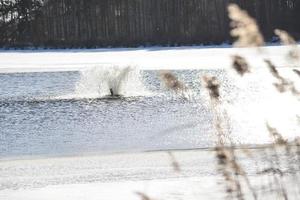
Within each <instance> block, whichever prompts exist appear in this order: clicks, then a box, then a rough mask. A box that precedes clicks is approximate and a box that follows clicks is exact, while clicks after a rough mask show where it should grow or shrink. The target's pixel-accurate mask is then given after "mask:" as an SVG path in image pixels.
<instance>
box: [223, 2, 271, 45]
mask: <svg viewBox="0 0 300 200" xmlns="http://www.w3.org/2000/svg"><path fill="white" fill-rule="evenodd" d="M228 13H229V18H230V19H231V23H230V25H231V27H232V30H231V32H230V34H231V36H232V37H234V38H237V40H236V41H235V43H234V46H236V47H257V46H263V45H264V44H265V42H264V38H263V36H262V34H261V33H260V30H259V27H258V25H257V23H256V20H255V19H253V18H252V17H250V16H249V14H248V13H247V12H246V11H244V10H242V9H241V8H240V7H239V6H238V5H236V4H230V5H229V6H228Z"/></svg>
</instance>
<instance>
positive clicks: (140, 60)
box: [0, 46, 291, 73]
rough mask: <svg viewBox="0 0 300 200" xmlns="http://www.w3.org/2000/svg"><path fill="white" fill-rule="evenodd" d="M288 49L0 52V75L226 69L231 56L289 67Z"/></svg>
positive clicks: (251, 61) (260, 64)
mask: <svg viewBox="0 0 300 200" xmlns="http://www.w3.org/2000/svg"><path fill="white" fill-rule="evenodd" d="M290 48H291V47H289V46H268V47H263V48H260V50H258V49H257V48H228V47H211V48H204V47H201V46H198V47H197V46H195V47H194V46H193V47H149V48H114V49H94V50H87V49H86V50H40V51H35V50H23V51H1V52H0V72H6V73H7V72H27V71H66V70H72V71H73V70H80V69H83V68H87V67H95V66H103V65H117V66H128V65H131V66H137V67H139V68H142V69H153V70H157V69H186V68H189V69H193V68H194V69H199V68H205V69H211V68H214V69H215V68H228V67H230V66H231V63H232V60H231V56H232V55H234V54H239V55H242V56H244V57H245V58H246V59H247V61H248V62H249V63H250V64H251V65H252V66H255V67H260V66H264V65H265V64H264V62H263V60H264V59H265V58H269V59H271V60H272V61H273V62H274V63H275V65H277V66H279V67H282V66H285V67H287V66H291V63H290V62H289V61H288V60H287V59H286V54H287V52H288V51H289V50H290Z"/></svg>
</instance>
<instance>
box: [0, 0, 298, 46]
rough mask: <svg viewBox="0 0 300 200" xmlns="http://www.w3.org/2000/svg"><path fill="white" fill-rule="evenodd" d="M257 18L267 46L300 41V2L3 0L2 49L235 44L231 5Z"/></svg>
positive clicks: (0, 4)
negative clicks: (280, 35) (276, 37)
mask: <svg viewBox="0 0 300 200" xmlns="http://www.w3.org/2000/svg"><path fill="white" fill-rule="evenodd" d="M229 3H237V4H238V5H239V6H241V7H242V8H243V9H245V10H247V11H248V12H249V13H250V15H251V16H253V17H254V18H256V19H257V21H258V24H259V25H260V27H261V30H262V32H263V34H264V36H265V37H266V40H267V41H271V40H272V37H273V30H274V29H275V28H280V29H284V30H286V31H288V32H289V33H291V35H293V36H295V38H296V39H300V20H299V19H300V0H0V47H34V46H36V47H54V48H64V47H66V48H78V47H107V46H128V47H129V46H140V45H144V46H149V45H189V44H219V43H224V42H230V41H231V37H230V35H229V19H228V17H227V5H228V4H229Z"/></svg>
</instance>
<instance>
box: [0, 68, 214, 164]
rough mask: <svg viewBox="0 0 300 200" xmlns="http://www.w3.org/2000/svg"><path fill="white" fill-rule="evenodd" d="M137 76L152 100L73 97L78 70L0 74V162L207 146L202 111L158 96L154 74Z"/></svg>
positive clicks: (195, 105)
mask: <svg viewBox="0 0 300 200" xmlns="http://www.w3.org/2000/svg"><path fill="white" fill-rule="evenodd" d="M141 73H142V77H143V78H142V80H141V82H142V83H143V85H144V86H145V88H146V89H147V90H148V91H151V92H152V93H153V95H143V93H141V95H138V96H129V97H124V98H121V99H107V98H101V97H99V98H76V95H72V94H75V93H76V84H77V83H78V82H79V81H80V79H81V76H80V73H79V72H55V73H54V72H52V73H15V74H0V128H1V130H0V131H1V132H0V157H2V158H3V157H19V156H30V155H33V156H42V155H77V154H85V153H97V152H98V153H99V152H116V151H136V150H138V151H145V150H164V149H186V148H188V149H190V148H203V147H208V146H211V144H212V138H211V128H212V123H211V119H212V118H211V115H210V114H209V110H208V108H207V107H205V106H203V105H201V104H198V103H195V101H190V100H187V99H184V98H181V97H176V96H172V97H171V95H169V96H168V95H163V94H164V93H165V91H164V90H163V89H161V84H160V81H159V79H158V76H157V73H156V72H153V71H145V72H141ZM194 76H196V73H195V71H185V72H184V73H183V77H184V78H185V79H186V80H187V82H188V81H190V82H192V80H193V77H194ZM124 84H126V83H124ZM100 86H101V85H100ZM100 86H99V88H100V89H101V87H100ZM133 89H134V88H133ZM154 93H155V94H154ZM68 95H69V97H67V96H68Z"/></svg>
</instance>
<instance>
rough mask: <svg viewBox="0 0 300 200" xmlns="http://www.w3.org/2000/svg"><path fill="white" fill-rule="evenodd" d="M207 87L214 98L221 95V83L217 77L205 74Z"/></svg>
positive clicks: (204, 79) (204, 78)
mask: <svg viewBox="0 0 300 200" xmlns="http://www.w3.org/2000/svg"><path fill="white" fill-rule="evenodd" d="M203 81H204V83H205V87H206V88H207V89H208V91H209V95H210V97H211V98H212V99H219V97H220V84H219V81H218V80H217V78H216V77H214V76H212V77H210V76H203Z"/></svg>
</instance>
